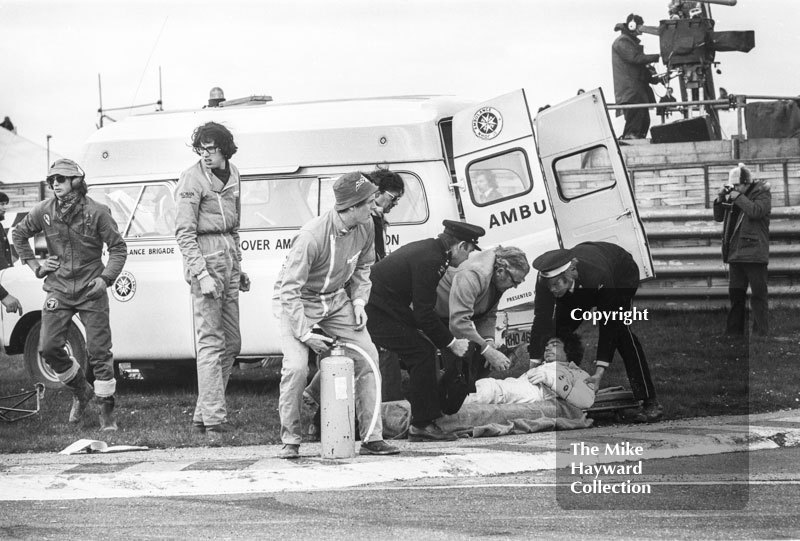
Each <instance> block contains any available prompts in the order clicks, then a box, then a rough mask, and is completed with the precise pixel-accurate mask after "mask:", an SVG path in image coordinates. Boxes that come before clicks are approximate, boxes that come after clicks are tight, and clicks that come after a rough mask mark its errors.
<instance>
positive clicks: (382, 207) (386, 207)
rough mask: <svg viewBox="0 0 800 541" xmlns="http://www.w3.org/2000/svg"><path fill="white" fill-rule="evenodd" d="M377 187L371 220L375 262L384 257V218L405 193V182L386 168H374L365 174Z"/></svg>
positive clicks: (385, 225) (385, 226)
mask: <svg viewBox="0 0 800 541" xmlns="http://www.w3.org/2000/svg"><path fill="white" fill-rule="evenodd" d="M366 176H367V177H369V179H370V180H371V181H372V183H373V184H375V185H376V186H377V187H378V193H377V195H376V196H375V211H374V212H373V213H372V221H373V223H374V224H375V262H376V263H377V262H378V261H380V260H381V259H383V258H384V257H386V244H385V242H386V228H387V225H388V224H387V223H386V218H385V216H386V215H387V214H389V213H390V212H391V211H392V209H393V208H394V207H396V206H397V203H398V202H399V201H400V198H401V197H403V193H405V189H406V186H405V183H404V182H403V177H401V176H400V175H398V174H397V173H395V172H394V171H389V170H387V169H376V170H374V171H372V172H371V173H369V174H368V175H366Z"/></svg>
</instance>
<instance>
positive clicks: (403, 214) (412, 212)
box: [320, 171, 429, 225]
mask: <svg viewBox="0 0 800 541" xmlns="http://www.w3.org/2000/svg"><path fill="white" fill-rule="evenodd" d="M397 173H398V174H399V175H400V176H401V177H403V184H404V185H405V191H404V192H403V197H401V198H400V201H398V203H397V206H395V207H394V208H393V209H392V210H391V211H390V212H389V214H387V215H386V221H387V222H388V223H390V224H394V225H397V224H421V223H424V222H425V221H427V219H428V215H429V213H428V201H427V198H426V197H425V189H424V188H423V186H422V180H420V178H419V177H418V176H417V175H415V174H413V173H408V172H403V171H397ZM337 178H339V176H338V175H336V176H331V177H325V178H323V179H322V187H321V190H320V213H322V212H325V211H327V210H329V209H332V208H333V206H334V204H335V203H336V198H335V197H334V195H333V183H334V182H335V181H336V179H337Z"/></svg>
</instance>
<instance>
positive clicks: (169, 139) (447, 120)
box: [0, 89, 653, 387]
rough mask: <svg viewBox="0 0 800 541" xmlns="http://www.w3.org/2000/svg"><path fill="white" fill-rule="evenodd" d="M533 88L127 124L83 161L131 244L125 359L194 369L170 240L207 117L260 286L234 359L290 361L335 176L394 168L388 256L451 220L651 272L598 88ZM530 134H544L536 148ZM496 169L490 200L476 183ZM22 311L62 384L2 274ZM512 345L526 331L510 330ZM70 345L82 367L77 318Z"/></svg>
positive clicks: (20, 290) (119, 303)
mask: <svg viewBox="0 0 800 541" xmlns="http://www.w3.org/2000/svg"><path fill="white" fill-rule="evenodd" d="M531 119H532V115H531V113H530V111H529V109H528V103H527V99H526V95H525V92H524V90H517V91H515V92H512V93H510V94H506V95H504V96H500V97H498V98H496V99H493V100H490V101H487V102H485V103H468V102H465V101H463V100H457V99H453V98H451V97H438V96H437V97H433V96H409V97H389V98H375V99H354V100H338V101H320V102H307V103H289V104H278V103H263V102H260V103H254V104H248V102H245V103H243V104H242V103H241V102H240V104H237V105H233V106H224V103H223V106H222V107H214V108H203V109H200V110H193V111H182V112H156V113H151V114H144V115H138V116H133V117H129V118H128V119H126V120H124V121H122V122H119V123H116V124H111V125H109V126H108V127H105V128H102V129H100V130H98V131H97V132H96V133H95V134H94V135H93V136H92V137H91V138H90V139H89V140H88V141H87V143H86V146H85V148H84V153H83V155H82V156H81V157H80V159H79V160H78V161H79V163H80V164H81V166H82V167H83V168H84V170H85V171H86V173H87V181H88V183H89V186H90V188H89V195H90V196H91V197H92V198H93V199H95V200H97V201H100V202H102V203H104V204H105V205H108V207H109V208H110V209H111V212H112V215H113V216H114V219H115V220H116V221H117V224H118V225H119V229H120V231H121V232H122V234H123V235H124V237H125V240H126V242H127V244H128V261H127V263H126V265H125V269H124V271H123V272H122V274H121V275H120V277H119V278H118V279H117V281H116V282H115V283H114V285H113V286H112V288H111V291H110V296H111V326H112V335H113V342H114V345H113V353H114V358H115V360H116V361H117V362H124V363H130V364H131V365H132V367H134V368H137V367H138V368H140V369H141V370H142V372H143V373H144V374H148V370H151V371H152V370H154V369H157V368H159V367H166V366H169V365H171V364H174V363H177V362H187V361H192V360H194V359H195V355H196V352H195V341H194V330H193V322H192V321H193V320H192V307H191V301H190V296H189V287H188V286H187V285H186V283H185V282H184V281H183V272H182V261H181V254H180V251H179V249H178V246H177V243H176V241H175V237H174V226H173V221H174V195H175V194H174V192H175V188H176V183H177V179H178V175H179V174H180V172H181V171H183V170H184V169H186V168H187V167H189V166H190V165H191V164H192V163H193V161H194V160H196V159H197V158H196V157H195V156H194V154H193V153H192V149H191V145H190V135H191V133H192V131H193V129H194V128H195V127H197V126H199V125H200V124H203V123H205V122H207V121H210V120H213V121H216V122H221V123H223V124H225V125H226V126H227V127H228V128H229V129H230V130H231V131H232V132H233V134H234V137H235V141H236V144H237V145H238V147H239V151H238V153H237V154H236V155H235V156H234V157H233V162H234V163H235V164H236V165H237V167H238V168H239V171H240V173H241V178H242V184H241V203H242V204H241V208H242V219H241V230H240V235H241V245H242V251H243V262H242V268H243V270H245V271H246V272H247V273H248V274H249V275H250V277H251V279H252V289H251V290H250V292H248V293H244V294H242V295H241V296H240V302H241V327H242V352H241V357H240V359H239V360H240V362H248V361H256V360H258V361H260V360H262V359H264V358H266V357H279V356H280V353H281V351H280V341H279V336H278V325H277V321H275V319H274V318H273V315H272V313H271V303H270V298H271V295H272V288H273V284H274V282H275V280H276V277H277V274H278V270H279V268H280V266H281V264H282V262H283V260H284V259H285V256H286V251H287V250H288V249H289V246H290V245H291V242H292V239H293V237H294V235H295V232H296V231H297V230H298V229H299V228H300V226H301V225H302V224H304V223H305V222H307V221H308V220H309V219H311V218H312V217H314V216H317V215H318V214H320V213H321V212H324V211H325V210H327V209H329V208H331V207H332V205H333V190H332V184H333V181H334V180H335V179H336V178H337V177H338V176H339V175H341V174H342V173H346V172H349V171H354V170H361V171H365V172H366V171H370V170H372V169H374V168H375V167H376V166H381V167H385V168H389V169H391V170H392V171H396V172H398V173H399V174H400V175H401V176H402V177H403V180H404V181H405V184H406V192H405V196H404V197H403V198H402V199H401V201H400V204H399V205H398V206H397V207H396V208H395V209H394V210H392V212H391V214H389V215H388V221H389V222H390V224H391V225H390V227H389V228H388V231H387V234H386V246H387V249H388V250H392V249H394V248H396V247H398V246H400V245H403V244H405V243H408V242H411V241H415V240H419V239H423V238H427V237H433V236H436V235H437V234H438V233H440V232H441V230H442V220H444V219H460V220H465V221H468V222H471V223H474V224H478V225H481V226H483V227H484V228H485V229H486V231H487V234H486V236H485V238H484V239H482V240H481V245H482V246H492V245H497V244H504V245H514V246H519V247H520V248H522V249H524V250H525V251H526V252H527V253H528V254H529V257H530V258H531V259H533V258H534V257H536V256H537V255H539V254H540V253H542V252H543V251H545V250H549V249H552V248H556V247H558V246H564V247H570V246H573V245H575V244H577V243H579V242H582V241H585V240H608V241H611V242H615V243H617V244H620V245H622V246H623V247H625V248H626V249H627V250H628V251H630V252H631V253H632V254H633V256H634V258H635V259H636V262H637V263H638V265H639V268H640V270H641V273H642V278H643V279H646V278H651V277H653V264H652V260H651V258H650V251H649V247H648V245H647V241H646V238H645V235H644V231H643V228H642V224H641V221H640V219H639V215H638V211H637V209H636V204H635V201H634V198H633V195H632V193H631V188H630V183H629V181H628V176H627V172H626V169H625V166H624V162H623V160H622V156H621V153H620V151H619V148H618V146H617V143H616V140H615V137H614V133H613V130H612V128H611V124H610V122H609V118H608V113H607V111H606V107H605V101H604V99H603V94H602V91H601V90H600V89H597V90H593V91H591V92H586V93H584V94H581V95H579V96H576V97H574V98H572V99H571V100H569V101H567V102H565V103H563V104H560V105H557V106H554V107H549V108H547V109H546V110H543V111H541V112H540V113H539V114H538V115H537V116H536V119H535V120H533V121H532V120H531ZM534 131H535V132H536V137H534ZM487 171H488V172H491V173H492V174H493V176H494V178H495V181H496V189H495V190H493V191H492V192H491V193H492V194H493V195H492V196H491V197H490V198H489V199H486V198H485V197H484V195H483V192H480V191H479V190H478V188H477V187H476V186H475V179H476V177H477V176H479V175H477V173H478V172H487ZM535 276H536V273H535V272H532V273H531V274H530V275H529V279H528V280H527V281H526V282H525V283H524V284H522V285H520V286H519V287H518V288H515V289H511V290H509V291H508V292H507V295H506V297H505V298H504V300H503V301H502V302H501V306H500V308H501V310H502V311H503V315H501V317H500V318H499V319H498V322H500V323H502V325H500V326H501V327H502V326H506V325H510V326H511V327H513V328H514V329H522V330H523V331H525V330H527V326H529V325H530V320H531V314H532V310H531V307H532V299H533V285H534V281H535ZM0 283H2V284H3V286H5V287H6V289H8V290H9V291H10V292H12V293H13V294H14V295H15V296H16V297H17V298H18V299H19V300H20V302H21V303H22V305H23V307H24V308H25V310H26V312H25V313H24V314H23V315H22V317H19V315H18V314H7V313H3V314H2V325H3V329H2V330H3V340H4V344H5V347H6V351H7V352H8V353H9V354H14V353H24V358H25V362H26V363H27V366H28V369H29V372H30V373H31V376H32V377H33V379H34V380H36V381H41V382H44V383H45V384H46V385H48V386H52V387H57V386H59V385H60V383H58V381H57V378H56V377H55V374H54V373H53V372H52V371H51V370H50V368H49V367H48V366H47V365H46V363H44V362H43V361H42V359H41V358H40V356H39V354H38V352H37V349H38V341H39V319H40V317H41V306H42V304H43V300H44V293H43V291H42V289H41V286H42V284H41V281H40V280H37V279H36V278H35V277H34V275H33V273H32V272H30V270H29V269H28V268H27V267H19V266H17V267H12V268H10V269H7V270H5V271H3V272H2V274H0ZM503 330H504V329H502V328H501V329H498V333H499V334H500V335H501V336H502V335H503V334H505V337H506V340H507V341H508V343H509V344H510V345H513V344H515V343H517V342H519V341H521V340H523V339H524V334H523V333H521V332H516V331H515V332H508V333H503ZM67 347H68V349H69V350H70V352H71V353H72V354H73V355H74V356H75V357H76V358H77V359H79V361H81V362H85V360H86V348H85V341H84V331H83V327H82V325H81V322H80V319H79V318H78V317H76V318H75V319H74V325H73V327H72V329H71V332H70V333H69V338H68V345H67Z"/></svg>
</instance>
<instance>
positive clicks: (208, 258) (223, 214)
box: [175, 122, 250, 439]
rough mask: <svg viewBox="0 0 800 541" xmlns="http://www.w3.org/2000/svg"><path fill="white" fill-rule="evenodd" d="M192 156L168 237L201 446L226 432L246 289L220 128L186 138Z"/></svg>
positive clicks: (227, 135)
mask: <svg viewBox="0 0 800 541" xmlns="http://www.w3.org/2000/svg"><path fill="white" fill-rule="evenodd" d="M192 147H193V149H194V152H195V153H196V154H197V155H198V156H200V160H198V161H197V163H195V164H194V165H193V166H192V167H190V168H189V169H187V170H185V171H184V172H183V173H181V176H180V180H179V181H178V188H177V190H176V192H175V210H176V219H175V236H176V237H177V240H178V246H179V247H180V250H181V253H182V254H183V267H184V279H185V280H186V282H187V283H188V284H189V285H190V288H191V295H192V309H193V312H194V327H195V341H196V344H197V390H198V392H197V405H196V406H195V410H194V417H193V418H192V430H193V432H195V433H196V434H203V433H205V434H206V435H207V436H208V437H209V438H212V439H213V438H217V437H219V436H220V435H221V434H223V433H226V432H231V431H232V430H233V425H232V424H231V423H230V421H229V419H228V410H227V405H226V403H225V388H226V387H227V385H228V378H229V377H230V374H231V370H232V369H233V362H234V361H235V360H236V356H237V355H238V354H239V351H240V349H241V345H242V339H241V333H240V329H239V291H248V290H249V289H250V279H249V278H248V276H247V274H246V273H244V272H242V270H241V260H242V252H241V248H240V246H239V216H240V208H241V207H240V200H239V171H238V169H236V166H234V165H233V164H232V163H231V161H230V159H231V157H232V156H233V155H234V154H235V153H236V150H237V148H236V145H235V144H234V141H233V135H232V134H231V132H230V131H229V130H228V128H226V127H225V126H223V125H221V124H218V123H216V122H207V123H206V124H203V125H202V126H199V127H198V128H196V129H195V130H194V132H193V133H192Z"/></svg>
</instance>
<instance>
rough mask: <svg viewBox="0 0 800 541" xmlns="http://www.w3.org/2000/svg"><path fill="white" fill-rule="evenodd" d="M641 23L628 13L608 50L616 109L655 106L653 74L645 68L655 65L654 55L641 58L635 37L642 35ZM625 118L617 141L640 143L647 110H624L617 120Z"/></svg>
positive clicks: (646, 126)
mask: <svg viewBox="0 0 800 541" xmlns="http://www.w3.org/2000/svg"><path fill="white" fill-rule="evenodd" d="M643 25H644V19H642V18H641V17H640V16H639V15H635V14H633V13H631V14H630V15H628V17H627V19H626V20H625V24H624V25H622V24H618V25H617V26H616V27H615V30H618V31H619V32H620V35H619V36H618V37H617V39H615V40H614V43H613V45H612V46H611V64H612V68H613V72H614V99H615V101H616V104H617V105H624V104H634V103H655V102H656V97H655V94H654V93H653V89H652V88H650V83H651V81H652V79H653V75H654V71H653V70H652V69H651V68H650V67H649V65H650V64H651V63H652V62H658V55H657V54H644V47H643V46H642V44H641V42H640V40H639V36H641V35H642V26H643ZM620 114H623V115H625V128H624V129H623V131H622V136H621V137H620V139H644V138H646V137H647V130H649V129H650V110H649V109H644V108H643V109H625V110H624V112H622V113H620V112H619V111H617V116H619V115H620Z"/></svg>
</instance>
